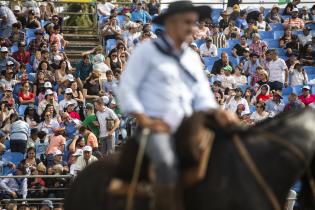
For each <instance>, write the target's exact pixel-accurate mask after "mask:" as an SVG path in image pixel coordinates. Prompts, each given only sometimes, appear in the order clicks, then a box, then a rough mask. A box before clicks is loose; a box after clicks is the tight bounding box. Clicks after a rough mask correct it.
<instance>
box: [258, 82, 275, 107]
mask: <svg viewBox="0 0 315 210" xmlns="http://www.w3.org/2000/svg"><path fill="white" fill-rule="evenodd" d="M270 98H272V94H271V93H270V87H269V85H267V84H264V85H262V86H261V87H260V88H259V89H258V91H257V94H256V102H257V103H259V102H265V101H268V100H269V99H270Z"/></svg>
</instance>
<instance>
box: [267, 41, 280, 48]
mask: <svg viewBox="0 0 315 210" xmlns="http://www.w3.org/2000/svg"><path fill="white" fill-rule="evenodd" d="M264 41H265V42H266V43H267V45H268V48H269V49H271V48H280V44H279V40H276V39H273V38H272V39H266V40H264Z"/></svg>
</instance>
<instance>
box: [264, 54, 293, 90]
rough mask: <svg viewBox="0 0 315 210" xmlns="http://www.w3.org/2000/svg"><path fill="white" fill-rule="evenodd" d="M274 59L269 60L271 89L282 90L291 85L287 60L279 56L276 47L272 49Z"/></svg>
mask: <svg viewBox="0 0 315 210" xmlns="http://www.w3.org/2000/svg"><path fill="white" fill-rule="evenodd" d="M271 58H272V60H271V61H270V62H269V81H270V89H271V90H282V88H283V87H284V86H285V87H287V86H288V85H289V70H288V67H287V65H286V64H285V61H284V60H283V59H282V58H279V56H278V52H277V50H276V49H272V50H271Z"/></svg>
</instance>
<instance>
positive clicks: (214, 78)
mask: <svg viewBox="0 0 315 210" xmlns="http://www.w3.org/2000/svg"><path fill="white" fill-rule="evenodd" d="M214 81H217V76H215V75H212V76H211V78H210V82H211V83H213V82H214Z"/></svg>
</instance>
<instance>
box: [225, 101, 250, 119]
mask: <svg viewBox="0 0 315 210" xmlns="http://www.w3.org/2000/svg"><path fill="white" fill-rule="evenodd" d="M239 104H243V105H244V106H245V110H244V111H243V113H242V115H243V114H248V113H250V111H249V106H248V102H247V101H246V99H244V98H241V99H240V100H239V101H236V100H235V99H234V97H233V98H231V100H230V102H229V103H228V104H226V106H225V109H227V110H230V111H232V112H236V109H237V106H238V105H239Z"/></svg>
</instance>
